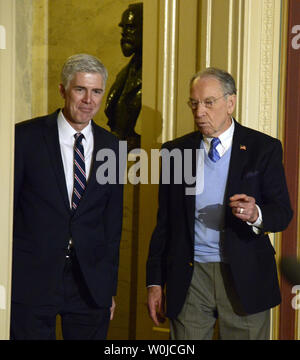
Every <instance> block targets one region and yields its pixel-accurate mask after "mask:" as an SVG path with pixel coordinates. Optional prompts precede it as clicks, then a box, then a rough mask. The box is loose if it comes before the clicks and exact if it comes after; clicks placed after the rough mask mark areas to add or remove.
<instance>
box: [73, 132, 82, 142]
mask: <svg viewBox="0 0 300 360" xmlns="http://www.w3.org/2000/svg"><path fill="white" fill-rule="evenodd" d="M74 137H75V142H77V143H79V144H81V142H82V139H84V135H83V134H81V133H76V134H74Z"/></svg>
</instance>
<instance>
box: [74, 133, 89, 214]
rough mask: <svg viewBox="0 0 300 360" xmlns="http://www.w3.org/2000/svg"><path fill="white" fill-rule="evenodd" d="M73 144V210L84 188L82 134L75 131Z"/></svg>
mask: <svg viewBox="0 0 300 360" xmlns="http://www.w3.org/2000/svg"><path fill="white" fill-rule="evenodd" d="M74 137H75V145H74V190H73V198H72V210H73V211H75V210H76V209H77V206H78V204H79V201H80V199H81V197H82V195H83V193H84V190H85V188H86V173H85V162H84V149H83V145H82V139H83V138H84V135H83V134H81V133H76V134H75V135H74Z"/></svg>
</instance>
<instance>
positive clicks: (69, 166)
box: [57, 111, 94, 208]
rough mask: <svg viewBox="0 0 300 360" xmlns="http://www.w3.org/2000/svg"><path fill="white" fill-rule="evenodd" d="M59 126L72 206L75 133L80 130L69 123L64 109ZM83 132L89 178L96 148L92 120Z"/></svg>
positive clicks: (59, 118)
mask: <svg viewBox="0 0 300 360" xmlns="http://www.w3.org/2000/svg"><path fill="white" fill-rule="evenodd" d="M57 126H58V137H59V145H60V152H61V157H62V161H63V166H64V172H65V179H66V185H67V190H68V197H69V202H70V208H72V195H73V187H74V143H75V138H74V135H75V134H76V133H77V132H78V131H76V130H75V129H74V128H73V127H72V126H71V125H70V124H69V123H68V121H67V120H66V119H65V117H64V115H63V113H62V111H60V112H59V114H58V117H57ZM81 134H83V135H84V138H83V140H82V145H83V149H84V159H85V172H86V176H87V180H88V178H89V175H90V169H91V162H92V154H93V149H94V136H93V129H92V125H91V121H90V122H89V123H88V125H87V126H86V127H85V128H84V129H83V130H82V131H81Z"/></svg>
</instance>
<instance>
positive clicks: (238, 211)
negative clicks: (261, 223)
mask: <svg viewBox="0 0 300 360" xmlns="http://www.w3.org/2000/svg"><path fill="white" fill-rule="evenodd" d="M229 200H230V203H229V206H230V207H231V208H232V213H233V215H235V216H236V217H237V218H239V219H241V220H243V221H248V222H250V223H254V222H255V221H256V220H257V218H258V216H259V213H258V210H257V207H256V205H255V199H254V197H251V196H248V195H246V194H236V195H233V196H231V198H230V199H229Z"/></svg>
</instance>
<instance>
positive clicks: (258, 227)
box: [247, 204, 263, 234]
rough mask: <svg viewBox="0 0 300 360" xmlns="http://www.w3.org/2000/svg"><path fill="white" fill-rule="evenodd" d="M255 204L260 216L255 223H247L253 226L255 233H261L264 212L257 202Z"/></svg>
mask: <svg viewBox="0 0 300 360" xmlns="http://www.w3.org/2000/svg"><path fill="white" fill-rule="evenodd" d="M255 206H256V208H257V210H258V218H257V219H256V221H255V222H254V223H251V222H248V221H247V224H248V225H249V226H252V230H253V231H254V232H255V234H260V231H261V229H262V227H263V219H262V213H261V210H260V207H259V206H258V205H256V204H255Z"/></svg>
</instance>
